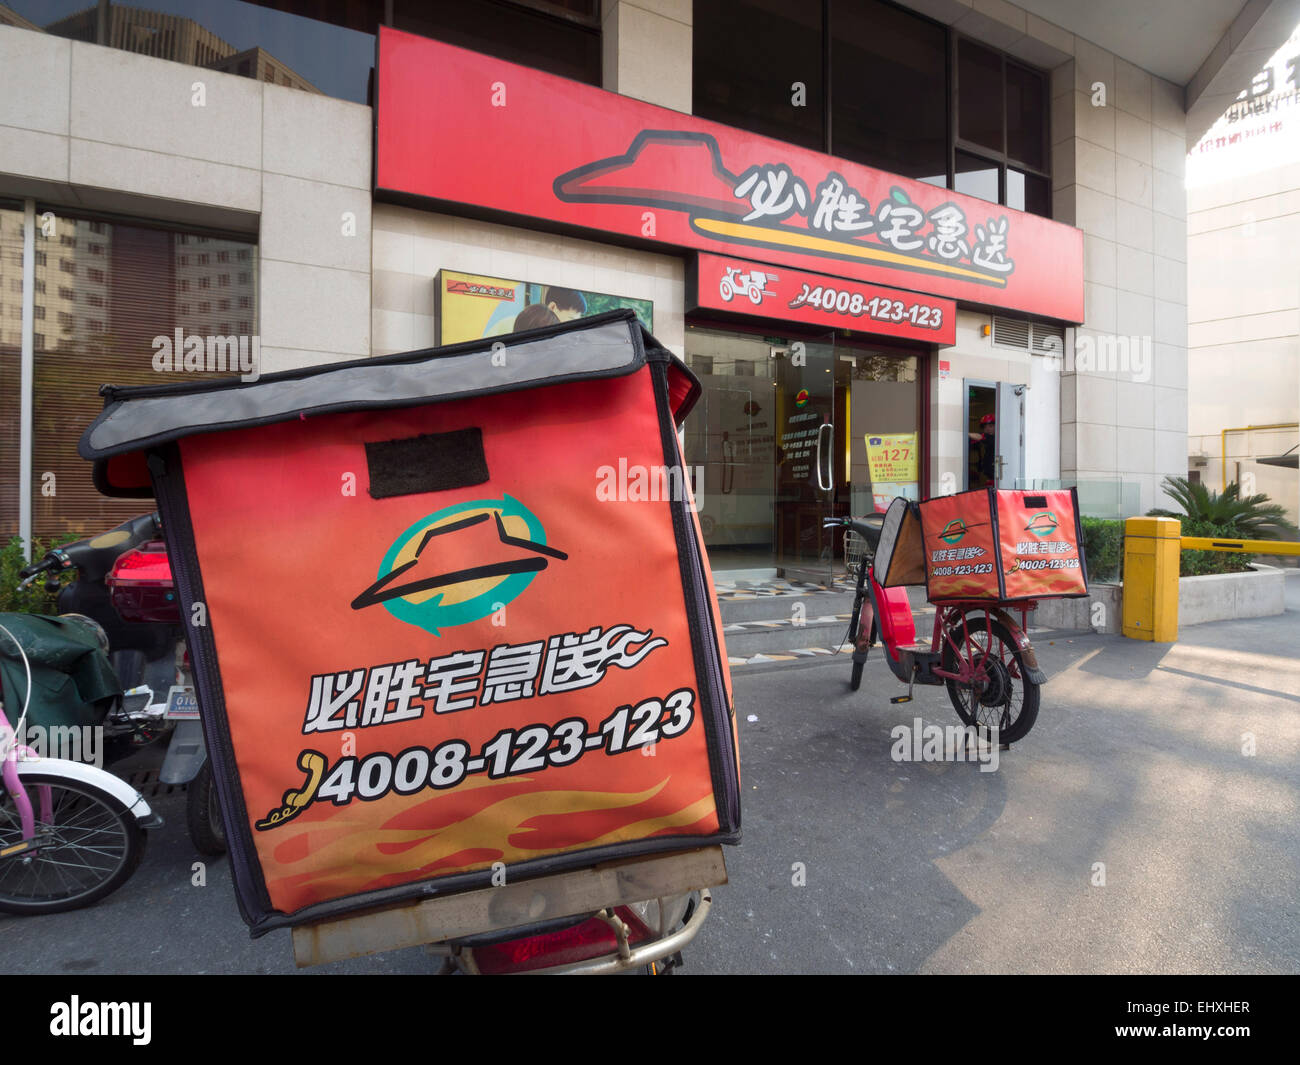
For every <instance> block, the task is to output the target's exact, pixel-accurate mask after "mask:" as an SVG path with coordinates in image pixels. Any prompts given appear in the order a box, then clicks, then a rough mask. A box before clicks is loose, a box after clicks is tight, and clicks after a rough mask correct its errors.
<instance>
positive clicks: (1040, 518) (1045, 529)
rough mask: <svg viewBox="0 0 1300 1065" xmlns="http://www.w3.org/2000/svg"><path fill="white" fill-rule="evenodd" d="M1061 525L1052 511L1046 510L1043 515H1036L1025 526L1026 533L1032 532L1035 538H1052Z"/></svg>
mask: <svg viewBox="0 0 1300 1065" xmlns="http://www.w3.org/2000/svg"><path fill="white" fill-rule="evenodd" d="M1059 524H1060V522H1058V521H1057V520H1056V515H1055V514H1053V513H1052V512H1051V511H1050V510H1044V511H1043V512H1042V513H1041V514H1035V515H1034V516H1033V518H1031V519H1030V521H1029V523H1028V524H1027V525H1026V526H1025V532H1031V533H1033V534H1034V535H1035V536H1051V535H1052V533H1054V532H1056V528H1057V526H1058V525H1059Z"/></svg>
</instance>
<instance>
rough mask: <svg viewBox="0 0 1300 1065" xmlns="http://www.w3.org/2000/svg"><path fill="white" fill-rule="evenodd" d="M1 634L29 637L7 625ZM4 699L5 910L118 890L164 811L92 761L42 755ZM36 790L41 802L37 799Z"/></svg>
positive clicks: (63, 905) (1, 881) (92, 898)
mask: <svg viewBox="0 0 1300 1065" xmlns="http://www.w3.org/2000/svg"><path fill="white" fill-rule="evenodd" d="M0 639H5V640H8V641H11V642H12V643H13V644H15V645H17V646H18V652H19V654H20V655H21V656H22V660H23V664H24V666H25V667H26V669H27V692H28V694H30V691H31V668H30V665H29V663H28V662H27V655H26V653H25V652H23V649H22V645H21V644H19V643H18V641H17V640H16V639H14V638H13V636H12V634H11V633H10V632H9V630H8V629H7V628H5V627H4V626H3V625H0ZM26 716H27V700H26V699H24V704H23V710H22V713H21V714H20V715H19V718H18V724H17V726H16V728H15V727H12V726H11V725H10V722H9V718H8V716H7V715H6V713H5V709H4V703H3V701H2V700H0V779H2V780H3V786H0V912H4V913H16V914H35V913H57V912H60V911H62V910H72V909H76V908H78V907H81V906H88V905H90V904H91V903H92V902H97V901H99V900H100V899H102V898H104V897H105V896H106V895H108V894H110V893H111V892H113V891H116V890H117V889H118V888H119V887H121V886H122V884H124V883H125V882H126V881H127V879H128V878H129V877H130V876H131V874H132V873H133V872H134V871H135V868H136V866H137V865H139V864H140V858H141V857H142V856H143V854H144V845H145V830H146V829H148V828H155V827H157V826H159V825H161V824H162V818H161V817H159V816H158V815H157V814H155V813H154V812H153V811H151V810H150V809H149V804H148V803H147V802H146V801H145V800H144V798H143V797H142V796H141V795H140V793H139V792H137V791H136V790H135V789H134V788H132V787H131V786H130V785H129V784H127V783H126V781H124V780H121V779H119V778H118V777H115V776H113V775H112V774H111V773H108V772H106V771H105V770H103V769H98V768H96V767H95V766H93V765H83V764H82V763H81V762H73V761H68V760H65V759H60V758H43V757H40V756H39V755H38V754H37V753H36V751H34V750H33V749H32V748H31V747H28V746H26V745H24V744H22V743H20V742H19V737H20V736H21V735H22V730H23V725H24V722H25V719H26ZM33 793H34V794H35V800H36V801H35V803H33V801H32V796H33Z"/></svg>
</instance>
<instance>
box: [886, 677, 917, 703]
mask: <svg viewBox="0 0 1300 1065" xmlns="http://www.w3.org/2000/svg"><path fill="white" fill-rule="evenodd" d="M915 684H916V670H915V669H913V670H912V675H911V677H910V678H908V681H907V694H906V695H895V696H893V698H891V699H890V700H889V701H890V702H891V703H910V702H911V701H912V687H913V685H915Z"/></svg>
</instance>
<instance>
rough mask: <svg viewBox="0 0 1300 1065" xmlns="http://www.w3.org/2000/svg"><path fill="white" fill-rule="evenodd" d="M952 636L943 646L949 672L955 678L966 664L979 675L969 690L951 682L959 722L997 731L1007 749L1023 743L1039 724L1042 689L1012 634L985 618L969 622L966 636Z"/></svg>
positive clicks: (962, 633)
mask: <svg viewBox="0 0 1300 1065" xmlns="http://www.w3.org/2000/svg"><path fill="white" fill-rule="evenodd" d="M950 631H951V633H952V640H951V642H950V641H949V640H948V639H947V638H945V639H944V642H943V668H944V670H945V671H947V672H949V673H956V672H957V671H958V666H959V664H960V663H961V662H963V661H964V662H966V663H967V664H968V665H970V666H971V667H973V668H974V670H975V674H974V676H973V678H972V680H971V682H970V683H968V684H962V683H960V682H958V681H955V680H949V681H947V687H948V698H949V699H951V700H952V705H953V708H954V709H955V710H956V711H957V716H958V717H959V718H961V719H962V722H963V724H966V725H975V726H976V727H982V728H996V729H997V730H998V740H999V741H1000V742H1002V743H1014V742H1015V741H1016V740H1019V739H1022V738H1024V736H1025V735H1026V733H1028V732H1029V730H1030V729H1031V728H1033V727H1034V721H1035V720H1037V718H1038V697H1039V689H1038V685H1037V684H1035V683H1034V682H1033V681H1032V680H1030V679H1029V677H1028V674H1027V671H1026V669H1025V663H1024V659H1023V658H1022V657H1021V654H1020V651H1019V650H1018V649H1017V647H1016V645H1015V642H1014V641H1013V640H1012V639H1011V633H1010V632H1008V631H1007V628H1006V626H1005V625H1003V624H1002V623H1001V622H1000V621H994V622H992V624H991V625H990V623H989V619H988V618H987V617H984V616H980V617H968V618H967V619H966V625H965V629H964V631H963V628H962V626H960V625H958V626H957V627H956V629H954V630H950ZM954 644H956V647H954V646H953V645H954Z"/></svg>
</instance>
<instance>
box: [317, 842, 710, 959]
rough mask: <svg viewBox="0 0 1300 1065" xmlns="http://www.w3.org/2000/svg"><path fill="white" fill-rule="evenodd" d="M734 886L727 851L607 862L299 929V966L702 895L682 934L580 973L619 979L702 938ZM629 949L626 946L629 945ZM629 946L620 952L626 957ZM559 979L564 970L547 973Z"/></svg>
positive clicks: (434, 949) (434, 946) (433, 948)
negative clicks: (727, 888) (716, 897)
mask: <svg viewBox="0 0 1300 1065" xmlns="http://www.w3.org/2000/svg"><path fill="white" fill-rule="evenodd" d="M726 883H727V866H726V862H725V860H724V859H723V854H722V848H721V847H720V846H716V845H715V846H711V847H701V848H698V849H696V850H691V851H682V852H677V853H675V854H659V855H652V856H650V857H647V858H639V859H634V860H630V861H628V860H623V861H617V862H607V863H605V864H603V865H597V866H594V867H592V868H589V869H578V870H575V871H572V872H567V873H557V874H554V875H552V876H543V877H537V878H536V879H533V880H520V881H518V882H517V883H507V884H503V885H502V886H501V887H488V888H479V889H478V890H475V891H465V892H459V893H457V894H454V895H446V896H443V897H440V898H432V899H421V900H419V901H416V902H404V903H400V904H398V905H395V906H388V907H384V908H382V909H375V910H370V911H368V912H365V913H357V914H349V915H347V916H344V917H337V918H333V919H329V920H323V921H315V922H312V923H310V924H302V925H298V926H297V927H295V928H294V929H293V955H294V963H295V964H296V965H297V966H298V967H299V968H306V967H308V966H312V965H323V964H325V963H327V962H334V961H345V960H347V959H348V958H356V957H360V956H362V955H365V954H377V953H379V952H381V951H390V950H402V949H405V948H407V947H418V946H425V947H426V949H428V950H429V951H430V952H431V953H446V952H447V950H448V947H446V946H441V945H442V944H446V943H447V941H449V940H460V939H467V938H469V937H471V936H478V935H484V934H487V933H491V932H499V931H503V930H507V929H511V928H517V927H520V926H524V925H533V924H537V923H540V922H544V921H550V920H554V919H558V918H562V917H572V916H578V915H581V914H588V913H596V914H599V913H602V912H604V911H608V910H612V909H613V907H615V906H620V905H625V904H627V903H632V902H642V901H645V900H646V899H655V898H666V897H668V896H672V895H684V894H688V893H690V892H692V891H699V892H701V895H702V898H701V901H700V905H699V907H698V908H697V910H696V914H695V916H694V917H693V918H692V919H691V920H690V921H688V923H687V925H686V927H685V928H683V929H680V930H678V931H677V932H676V933H674V934H672V935H668V936H664V937H661V938H660V939H657V940H652V941H650V942H648V943H645V944H642V945H641V946H639V947H632V948H631V949H630V950H629V951H628V953H627V955H625V956H623V957H620V956H619V954H615V955H611V956H609V957H607V958H597V959H593V960H592V961H591V962H585V963H579V964H578V965H576V966H572V967H565V968H572V969H574V970H575V971H577V970H581V971H585V972H595V971H602V970H603V971H611V972H612V971H617V970H618V969H623V968H630V967H633V966H635V965H638V964H644V963H645V962H646V961H649V960H651V957H650V956H651V955H653V956H654V957H663V956H664V955H666V954H671V953H673V952H674V951H678V950H680V949H681V948H682V947H683V946H684V945H685V944H686V943H687V942H689V941H690V940H691V939H693V938H694V936H695V933H696V932H697V931H698V930H699V927H700V925H701V924H702V923H703V920H704V917H705V916H707V914H708V911H709V907H710V903H711V899H710V895H709V889H710V888H713V887H719V886H721V885H723V884H726ZM623 945H625V944H623ZM621 953H622V946H621V947H620V954H621ZM547 971H549V972H556V971H559V970H557V969H554V968H552V969H550V970H547Z"/></svg>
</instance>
